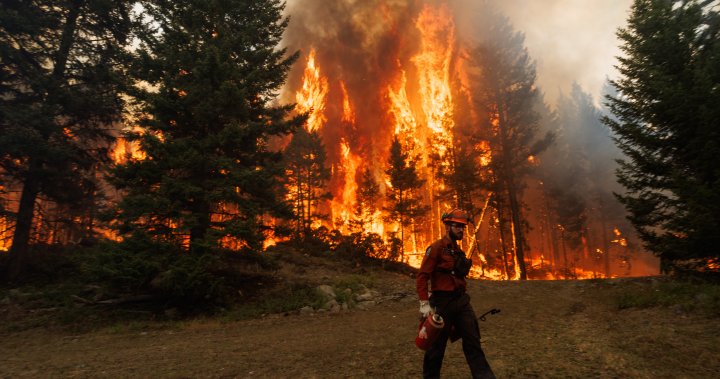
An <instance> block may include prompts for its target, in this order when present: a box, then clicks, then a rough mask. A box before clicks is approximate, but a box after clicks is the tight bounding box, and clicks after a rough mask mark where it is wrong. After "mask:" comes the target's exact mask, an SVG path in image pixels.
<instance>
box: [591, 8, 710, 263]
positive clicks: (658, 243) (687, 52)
mask: <svg viewBox="0 0 720 379" xmlns="http://www.w3.org/2000/svg"><path fill="white" fill-rule="evenodd" d="M618 37H619V38H620V39H621V40H622V41H623V42H624V44H623V45H622V46H621V49H622V51H623V52H624V56H622V57H619V58H618V60H619V65H618V69H619V71H620V74H621V77H620V79H618V80H616V81H613V82H612V84H613V85H614V86H615V88H617V90H618V95H617V96H611V97H608V101H609V105H610V109H611V111H612V113H613V114H614V115H615V116H616V117H617V119H616V120H615V119H612V118H609V117H606V118H605V119H604V121H605V123H606V124H607V125H609V126H610V127H611V128H612V130H613V131H614V132H615V133H616V135H617V137H616V142H617V144H618V146H619V147H620V149H621V150H622V151H623V153H625V155H626V156H627V158H626V159H623V160H622V161H621V162H620V169H619V170H618V178H619V180H620V183H621V184H622V185H623V186H624V187H625V189H626V190H627V192H626V193H625V194H621V195H619V196H618V198H619V199H620V201H621V202H622V203H623V204H624V205H625V207H626V208H627V209H628V211H629V212H630V220H631V222H632V223H633V225H634V226H635V228H636V229H637V231H638V233H639V235H640V237H641V238H642V240H643V241H644V242H645V245H646V246H647V248H649V249H650V250H652V251H653V252H654V253H655V254H656V255H658V256H659V257H660V258H661V260H662V261H663V262H664V263H666V266H665V268H669V267H668V265H670V264H672V263H673V262H677V261H683V260H691V259H695V260H696V261H697V262H699V263H700V264H701V265H707V264H708V263H711V262H710V261H712V260H715V262H717V260H718V259H720V255H719V253H718V251H720V250H718V246H719V245H720V234H718V229H720V174H719V172H718V168H717V167H718V165H717V156H718V154H719V153H720V138H719V137H718V133H717V120H718V119H720V106H718V104H720V91H718V87H719V86H720V61H719V60H718V59H719V58H718V57H720V44H718V41H720V14H719V13H718V11H717V3H716V2H711V1H667V0H636V1H635V2H634V4H633V6H632V13H631V14H630V17H629V19H628V27H627V28H623V29H620V30H619V31H618Z"/></svg>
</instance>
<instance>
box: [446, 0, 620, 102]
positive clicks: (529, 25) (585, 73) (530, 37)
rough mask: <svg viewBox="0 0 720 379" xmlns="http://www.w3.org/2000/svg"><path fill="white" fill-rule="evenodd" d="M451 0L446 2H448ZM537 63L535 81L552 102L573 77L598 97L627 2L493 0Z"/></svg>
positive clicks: (610, 71)
mask: <svg viewBox="0 0 720 379" xmlns="http://www.w3.org/2000/svg"><path fill="white" fill-rule="evenodd" d="M451 1H452V0H451ZM493 2H495V3H497V4H496V5H497V7H498V8H500V9H502V10H503V11H504V12H505V13H506V14H507V15H508V17H509V18H510V20H511V21H512V24H513V25H514V26H515V28H516V29H517V30H520V31H523V32H524V33H525V44H526V46H527V47H528V51H529V52H530V55H531V56H532V57H533V58H534V59H535V60H536V62H537V72H538V82H539V84H540V86H541V87H542V88H543V90H544V91H545V94H546V95H547V100H548V101H549V102H553V101H554V99H555V98H556V97H557V95H558V94H559V91H560V90H562V91H563V92H565V93H568V91H569V88H570V86H571V85H572V82H573V81H577V82H578V83H579V84H580V85H581V86H582V87H583V89H584V90H585V91H586V92H589V93H590V94H592V95H593V96H594V97H595V98H596V99H595V100H596V101H597V100H598V97H599V95H600V93H601V90H602V87H603V84H604V83H605V80H606V77H611V78H612V77H614V76H615V75H616V74H617V73H616V71H615V69H614V68H613V65H614V64H616V63H617V62H616V59H615V56H616V55H618V54H619V53H620V51H619V49H618V44H619V42H618V40H617V37H616V36H615V32H616V31H617V29H618V28H619V27H624V26H625V24H626V21H627V17H628V14H629V13H628V12H629V10H630V6H631V5H632V0H502V1H500V0H498V1H493Z"/></svg>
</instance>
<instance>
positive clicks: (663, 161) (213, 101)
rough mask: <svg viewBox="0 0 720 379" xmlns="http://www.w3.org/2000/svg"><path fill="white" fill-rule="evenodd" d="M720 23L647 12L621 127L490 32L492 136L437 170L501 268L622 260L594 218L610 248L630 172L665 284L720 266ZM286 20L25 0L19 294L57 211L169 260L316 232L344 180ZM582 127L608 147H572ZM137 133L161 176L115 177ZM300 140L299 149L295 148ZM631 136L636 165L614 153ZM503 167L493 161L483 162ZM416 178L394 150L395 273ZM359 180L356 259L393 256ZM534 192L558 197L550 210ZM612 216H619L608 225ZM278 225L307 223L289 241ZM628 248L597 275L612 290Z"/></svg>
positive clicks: (617, 111)
mask: <svg viewBox="0 0 720 379" xmlns="http://www.w3.org/2000/svg"><path fill="white" fill-rule="evenodd" d="M717 7H718V5H717V3H716V2H713V1H670V0H636V1H635V2H634V5H633V7H632V10H631V13H630V17H629V20H628V21H629V22H628V26H627V27H625V28H623V29H621V30H620V31H619V32H618V36H619V37H620V39H621V41H622V43H623V45H622V46H621V48H622V49H623V53H624V55H623V56H621V57H619V58H618V60H619V63H618V69H619V71H620V78H619V79H616V80H614V81H612V82H611V84H612V90H609V91H608V92H609V94H608V96H607V104H608V106H609V113H606V114H605V115H604V117H603V115H602V114H601V111H600V110H598V109H597V108H596V107H595V105H593V104H592V100H591V99H590V98H589V97H588V95H586V94H584V93H583V92H582V90H581V89H579V88H576V89H575V90H574V91H573V92H572V93H571V94H570V97H568V98H563V99H561V101H560V104H559V105H558V107H557V108H558V109H557V110H555V111H553V110H551V109H549V107H548V106H547V105H546V104H545V103H544V101H543V96H542V93H541V92H540V90H539V88H538V87H537V86H536V83H535V75H536V73H535V67H534V62H533V61H532V59H531V57H530V56H529V54H528V52H527V50H526V49H525V47H524V45H523V36H522V33H519V32H517V31H515V30H513V28H512V26H511V25H510V23H509V21H508V20H507V19H505V18H503V17H500V16H497V17H494V21H493V22H491V23H488V26H489V27H490V28H491V30H489V33H488V35H491V36H492V38H488V39H485V40H484V41H481V42H479V43H478V44H477V46H476V48H475V49H474V50H473V51H472V52H470V54H469V59H468V61H469V65H470V67H471V82H472V83H473V84H472V86H471V88H470V89H469V92H470V93H471V94H472V96H468V95H467V94H465V95H462V94H459V96H456V97H457V98H458V99H460V100H458V102H457V104H456V106H457V107H462V106H466V105H468V104H469V103H471V102H472V103H473V104H472V106H473V107H475V108H477V109H479V110H481V111H482V112H485V114H487V115H489V117H487V118H483V119H482V125H476V124H475V121H476V120H471V119H470V118H468V119H464V120H463V119H461V120H458V122H457V127H456V128H455V130H454V132H453V133H454V134H453V135H452V136H450V137H451V138H452V140H453V144H452V146H453V149H452V150H451V151H450V152H448V153H447V154H432V155H431V162H432V165H433V167H434V168H435V169H436V170H435V173H436V177H437V180H438V181H439V182H441V183H442V184H443V188H444V190H442V191H440V192H439V193H437V194H436V196H437V198H438V199H440V200H442V201H445V202H447V203H450V204H454V205H456V206H458V207H462V208H465V209H468V210H469V211H470V213H471V215H472V216H473V218H474V219H475V220H477V219H481V218H482V216H483V215H484V212H486V210H487V207H488V206H489V207H491V208H492V209H493V210H494V212H495V215H496V216H497V217H492V218H490V217H486V218H485V222H486V223H487V224H492V225H493V228H492V229H487V230H488V231H487V233H488V234H487V235H485V236H478V237H479V238H478V239H477V241H478V243H479V241H487V240H489V239H490V235H491V233H495V234H497V236H493V239H499V240H500V241H503V242H501V243H500V244H499V245H498V246H497V247H496V248H495V250H499V255H497V257H499V260H500V262H496V264H499V265H502V266H504V267H505V269H506V271H507V270H509V269H510V267H509V266H512V265H515V264H517V265H519V272H520V278H522V279H525V278H526V277H527V272H528V270H529V269H532V268H527V267H525V264H526V262H527V261H528V259H527V258H528V257H526V254H529V250H530V249H529V242H528V240H529V239H528V234H530V233H531V232H532V233H536V234H538V233H539V234H540V235H542V236H549V237H548V238H547V240H548V241H550V242H549V243H548V245H549V247H548V249H549V250H551V251H552V253H550V254H549V255H551V256H553V260H554V261H556V262H561V261H562V260H563V258H562V255H563V251H564V249H565V246H566V244H567V246H568V248H570V249H574V250H575V251H578V250H577V249H578V246H580V245H581V244H582V241H583V240H587V239H589V238H595V239H597V240H602V241H605V242H604V243H606V244H607V241H609V240H610V237H609V236H607V235H605V236H595V237H593V236H592V235H591V234H590V233H589V231H588V225H589V222H590V221H588V220H591V219H593V218H594V219H595V220H596V222H597V223H600V224H603V227H602V228H600V230H602V233H604V234H607V233H608V230H609V229H610V227H609V226H608V225H607V224H609V222H608V221H607V219H608V218H610V217H612V216H610V215H611V214H616V212H617V209H616V208H613V204H614V198H613V197H612V194H611V191H608V190H607V188H606V187H603V186H600V185H598V184H597V183H598V178H602V179H603V180H605V179H607V167H609V166H608V165H606V164H604V163H605V160H612V159H614V158H617V159H619V165H620V166H619V167H620V169H619V171H618V174H617V178H618V179H619V182H620V184H621V185H622V186H623V188H621V189H618V190H617V193H618V195H617V197H618V198H619V199H620V201H621V202H622V204H623V205H624V206H625V207H626V209H627V211H628V213H629V216H630V217H629V218H630V221H631V222H632V224H633V226H634V227H635V229H636V230H637V231H638V233H639V236H640V238H641V239H642V241H643V243H644V246H645V247H646V248H647V249H649V250H650V251H652V252H654V253H655V254H657V255H658V256H660V257H661V258H662V260H663V262H664V264H665V265H666V267H670V266H672V264H673V263H674V262H680V261H687V260H689V259H696V261H695V262H696V263H698V264H700V265H705V264H707V263H708V260H715V261H714V262H717V259H718V253H717V249H715V246H716V244H715V242H717V238H718V237H717V234H716V233H715V230H716V226H718V223H719V222H720V220H719V218H720V211H719V210H718V209H717V207H718V205H717V204H719V202H717V201H715V200H718V199H717V197H718V193H720V192H719V190H720V188H718V185H719V184H718V183H719V182H718V174H719V172H718V169H717V167H718V166H717V165H715V164H714V157H715V156H716V155H717V154H715V153H716V152H717V150H718V143H719V139H720V137H718V135H717V132H716V131H715V130H714V128H713V126H714V125H715V120H717V119H718V117H717V112H718V109H720V107H718V105H720V102H719V101H718V88H719V87H718V67H720V65H718V63H720V62H718V47H717V40H718V38H717V37H718V9H717ZM283 9H284V4H283V3H282V2H281V1H279V0H263V1H253V2H243V1H220V2H207V1H186V2H172V1H164V0H149V1H127V2H124V1H119V2H118V1H110V0H64V1H59V0H44V1H36V2H32V3H30V2H24V1H19V0H17V1H13V0H10V1H6V2H4V4H3V9H2V12H1V13H0V23H1V24H0V59H1V62H0V63H2V65H1V67H0V186H1V187H0V190H2V191H3V192H2V193H1V194H0V195H2V197H3V199H4V201H3V202H2V203H0V212H2V216H3V219H6V220H10V222H9V223H8V224H7V225H8V227H9V228H10V230H9V231H8V233H7V235H10V236H12V237H11V239H12V241H11V245H10V246H11V247H10V251H9V257H10V264H9V269H8V273H9V275H10V276H16V275H19V274H20V273H21V272H22V270H23V267H24V265H25V259H26V257H27V255H28V251H29V250H30V249H31V248H32V244H33V240H34V237H33V233H34V231H36V230H38V229H39V228H41V227H42V225H41V224H42V222H43V221H42V220H41V219H40V218H38V215H39V214H40V212H39V211H40V210H46V211H48V212H49V211H50V210H52V212H53V213H54V214H55V215H57V216H58V219H60V220H61V222H60V224H61V225H60V227H59V230H63V231H65V232H66V233H68V234H72V235H73V239H78V240H79V239H83V240H91V239H94V238H97V226H98V224H103V225H105V226H106V227H107V228H110V229H112V230H113V231H114V233H116V235H117V237H118V239H121V240H122V241H123V242H122V243H125V244H126V245H127V246H135V247H137V246H139V245H138V241H154V242H153V243H155V242H157V243H162V244H163V246H171V247H174V248H176V249H178V250H180V251H187V252H190V253H191V254H192V255H194V256H203V255H205V254H207V253H210V252H213V251H215V249H217V248H218V247H219V246H221V245H223V244H224V245H231V246H235V247H236V248H237V249H246V250H254V251H258V250H261V249H262V246H263V242H264V240H265V239H266V236H267V232H268V230H270V229H273V231H274V232H277V233H280V234H282V233H287V235H294V236H296V237H302V238H305V237H307V236H308V235H313V234H317V232H316V231H314V230H313V229H314V225H316V223H315V221H316V220H318V219H322V217H323V215H322V212H320V211H319V207H318V204H319V203H320V202H322V201H323V199H327V196H328V195H327V193H326V192H325V191H324V190H323V188H324V186H325V184H326V183H327V180H328V179H329V173H328V171H327V170H328V169H327V167H325V166H324V163H323V162H324V159H325V158H324V149H323V146H322V141H321V140H320V139H319V137H318V135H317V134H316V133H313V132H308V131H306V130H304V129H303V124H304V122H305V121H306V117H307V115H305V114H297V113H296V112H294V110H293V105H292V104H287V105H281V104H278V103H277V101H276V98H277V93H278V91H279V89H280V88H281V87H282V85H283V84H284V82H285V79H286V77H287V74H288V71H289V70H290V68H291V67H292V65H293V64H294V63H295V61H296V60H297V58H298V56H299V53H298V52H292V51H286V50H285V49H283V48H281V47H280V42H281V39H282V34H283V32H284V30H285V28H286V27H287V25H288V22H289V20H288V19H287V18H285V17H283ZM463 102H467V103H463ZM457 113H458V114H461V112H457ZM601 118H602V120H603V122H604V125H606V126H608V127H609V128H610V129H611V130H608V129H607V128H605V126H604V125H603V124H600V123H599V121H598V120H599V119H601ZM580 127H584V128H588V130H584V131H583V132H582V133H580V135H579V136H573V133H576V131H577V130H578V129H579V128H580ZM119 130H124V132H123V133H122V137H123V138H125V139H126V140H127V141H128V143H132V144H135V145H136V146H138V147H139V149H140V151H142V154H143V157H142V159H137V158H134V157H132V156H126V157H125V159H123V160H122V161H119V162H114V161H112V160H111V159H110V155H109V152H110V150H111V149H112V147H113V144H114V143H115V141H116V140H117V138H118V137H120V135H119V134H118V131H119ZM593 135H594V136H596V137H598V138H597V139H593V137H592V136H593ZM288 137H289V138H290V143H289V145H288V146H287V148H286V149H285V150H281V149H277V148H276V147H275V144H276V143H277V140H278V139H281V138H288ZM611 137H612V138H614V140H615V142H616V144H617V147H619V149H620V151H621V152H622V154H616V153H608V151H612V149H610V148H608V149H600V148H599V147H598V145H597V143H596V141H599V140H602V141H609V140H610V138H611ZM583 138H585V140H584V141H581V140H582V139H583ZM603 143H604V142H603ZM488 154H491V155H492V160H490V163H489V164H487V165H486V164H480V162H482V161H483V160H484V159H486V158H487V156H488ZM414 159H417V158H416V157H413V156H412V155H411V154H409V150H408V149H405V148H404V147H403V144H402V141H398V140H395V141H393V142H392V143H391V148H390V155H389V160H388V162H385V163H386V165H385V167H386V169H385V174H386V175H387V176H388V178H389V180H390V182H391V187H392V190H391V191H388V193H387V194H386V196H387V199H386V200H385V201H386V204H388V205H387V207H386V209H384V210H383V211H384V213H385V214H386V215H388V216H387V217H389V219H391V220H393V221H394V222H397V223H398V224H399V225H400V226H401V228H400V235H399V236H396V240H395V241H396V242H395V245H394V247H390V248H384V247H383V249H386V250H383V251H384V253H383V254H385V256H388V257H393V258H397V257H398V256H402V254H403V246H404V244H403V243H404V241H405V239H407V238H408V236H409V235H411V234H412V233H414V232H415V229H416V228H417V224H418V223H420V222H422V220H423V217H424V216H425V215H426V214H427V212H428V209H427V208H425V207H423V206H422V203H421V202H419V199H420V196H421V195H419V194H418V191H419V189H420V188H421V187H422V186H423V185H424V183H423V181H422V180H421V179H420V178H419V177H418V175H417V173H416V172H414V169H413V167H414V165H413V160H414ZM538 161H539V162H540V163H537V162H538ZM359 177H360V180H359V181H358V182H359V189H358V196H357V197H358V201H357V203H356V212H355V213H356V214H355V218H354V228H355V229H354V230H355V237H354V238H355V239H353V240H351V242H352V243H351V244H360V243H361V242H362V243H370V244H371V245H373V246H376V247H377V245H378V243H377V242H378V241H377V239H376V238H375V236H371V235H370V234H369V233H364V232H363V230H364V228H365V226H366V225H367V224H368V223H369V222H370V221H371V219H372V217H373V214H374V212H375V211H376V210H377V206H376V205H375V204H378V196H380V195H379V189H378V183H376V182H375V180H374V178H373V177H372V175H371V174H370V173H369V172H367V171H364V172H361V173H360V174H359ZM532 181H539V182H542V183H543V185H542V186H541V187H540V188H541V190H533V191H535V194H534V195H533V194H531V193H530V192H532V191H531V190H529V189H528V183H531V182H532ZM533 188H537V187H533ZM113 191H117V193H119V194H120V196H119V198H118V199H117V200H115V199H110V195H109V194H110V193H112V192H113ZM11 192H12V193H11ZM13 193H16V194H17V196H11V195H13ZM531 196H535V197H537V198H539V199H543V201H541V202H533V204H535V205H534V206H535V207H538V205H537V204H543V205H542V206H541V207H540V208H542V211H541V212H540V213H541V214H542V215H543V216H542V217H541V220H540V221H537V222H535V224H534V225H533V227H531V225H530V221H529V219H528V217H527V213H528V212H527V210H528V203H527V199H529V198H530V197H531ZM11 198H17V203H16V204H11V203H9V202H8V201H9V199H11ZM433 200H434V201H435V200H437V199H433ZM40 205H43V206H44V207H39V206H40ZM593 208H595V209H599V211H598V212H597V214H593V215H589V214H588V210H589V209H593ZM269 218H272V219H277V220H291V222H290V227H289V228H287V230H285V231H283V228H282V227H281V226H279V225H272V224H271V223H270V222H268V219H269ZM557 225H560V227H557ZM55 232H57V230H56V231H55ZM48 233H50V232H48ZM558 233H560V234H562V235H561V236H557V235H556V234H558ZM553 236H554V237H553ZM496 237H497V238H496ZM543 238H545V237H543ZM397 240H399V243H397ZM368 241H370V242H368ZM373 241H374V242H373ZM557 241H561V244H562V246H557ZM541 243H544V242H541ZM374 249H375V247H374ZM489 249H491V248H489ZM151 250H152V249H151ZM608 250H609V247H607V246H606V247H605V248H604V253H605V255H604V256H600V257H596V258H597V259H599V261H598V262H599V263H598V264H599V265H602V266H604V267H605V271H606V273H609V269H608V268H607V267H608V266H609V262H608V261H607V260H608V259H609V258H608V257H609V254H608ZM590 254H592V252H591V253H590ZM565 255H567V254H566V253H565ZM715 264H717V263H715ZM568 267H569V263H568V258H567V257H566V258H565V268H568Z"/></svg>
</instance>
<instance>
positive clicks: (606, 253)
mask: <svg viewBox="0 0 720 379" xmlns="http://www.w3.org/2000/svg"><path fill="white" fill-rule="evenodd" d="M600 227H601V228H602V240H603V263H604V265H605V278H609V277H610V243H609V241H608V235H607V225H606V221H605V206H604V205H603V203H602V202H601V203H600Z"/></svg>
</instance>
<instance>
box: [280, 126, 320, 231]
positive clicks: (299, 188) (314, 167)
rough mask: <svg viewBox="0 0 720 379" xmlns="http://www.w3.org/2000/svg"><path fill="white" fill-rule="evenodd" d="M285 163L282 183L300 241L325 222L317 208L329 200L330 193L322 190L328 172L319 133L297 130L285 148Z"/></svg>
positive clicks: (302, 129)
mask: <svg viewBox="0 0 720 379" xmlns="http://www.w3.org/2000/svg"><path fill="white" fill-rule="evenodd" d="M284 162H285V164H284V166H285V176H284V179H283V182H284V184H285V187H286V189H287V192H288V195H287V200H288V202H289V203H290V207H291V208H292V210H293V213H294V218H295V235H296V237H303V236H306V235H307V234H308V233H311V231H312V227H313V226H315V227H317V226H318V225H317V224H319V223H320V221H321V220H322V219H325V218H327V217H325V216H324V215H323V214H321V213H320V211H319V209H318V205H319V203H320V201H322V200H327V199H329V198H330V193H329V192H327V191H326V190H325V184H326V183H327V181H328V180H329V179H330V170H329V169H328V168H327V167H326V154H325V146H323V143H322V141H321V140H320V136H319V135H318V133H317V132H316V131H307V130H305V129H304V128H300V129H298V130H297V131H296V132H295V134H294V135H293V137H292V140H290V144H289V145H288V146H287V148H285V154H284Z"/></svg>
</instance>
